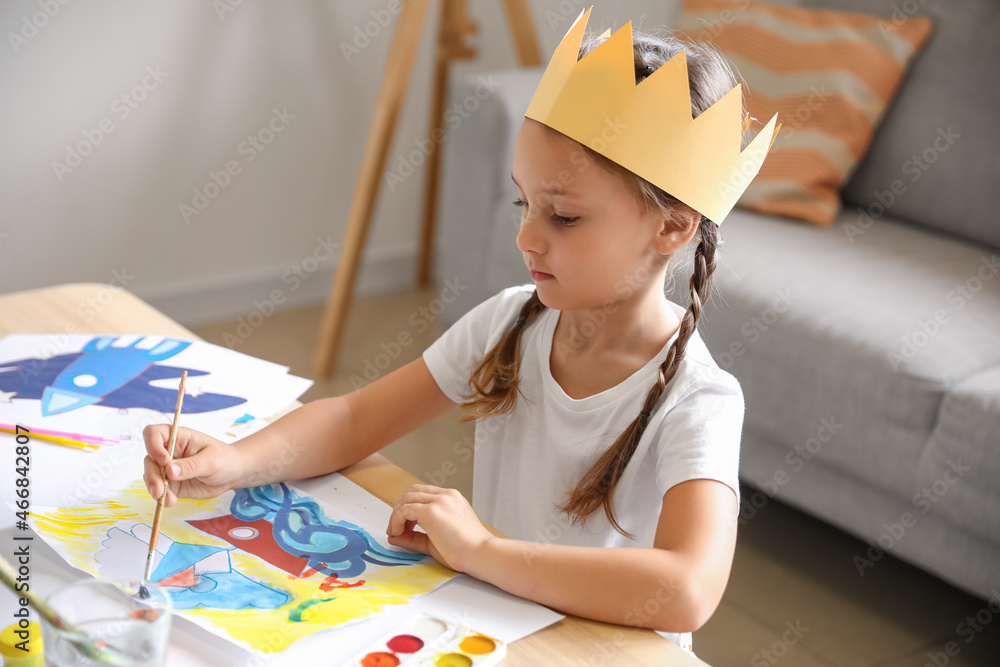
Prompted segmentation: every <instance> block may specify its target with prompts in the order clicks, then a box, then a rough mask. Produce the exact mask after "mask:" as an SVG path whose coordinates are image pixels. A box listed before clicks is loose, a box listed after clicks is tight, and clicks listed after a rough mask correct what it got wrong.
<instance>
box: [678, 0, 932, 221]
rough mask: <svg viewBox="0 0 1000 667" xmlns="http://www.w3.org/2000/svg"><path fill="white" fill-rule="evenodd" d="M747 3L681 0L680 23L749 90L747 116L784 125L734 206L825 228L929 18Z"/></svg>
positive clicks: (740, 0) (927, 27)
mask: <svg viewBox="0 0 1000 667" xmlns="http://www.w3.org/2000/svg"><path fill="white" fill-rule="evenodd" d="M883 23H884V22H883V20H882V19H881V18H879V17H877V16H871V15H868V14H855V13H845V12H840V11H832V10H819V9H807V8H802V7H782V6H779V5H775V4H772V3H769V2H753V1H749V0H687V1H686V2H685V3H684V12H683V14H682V15H681V18H680V21H679V23H678V26H677V27H678V29H679V30H680V31H682V32H683V33H686V34H687V35H688V36H690V37H691V38H692V39H695V40H697V41H705V42H709V43H711V44H714V45H715V46H716V47H718V48H719V50H720V51H722V52H723V53H724V54H726V56H727V57H728V58H729V59H730V60H732V61H733V64H734V65H735V66H736V68H737V71H738V72H739V74H740V76H741V77H742V78H743V79H745V81H746V83H747V86H748V88H749V90H748V91H746V101H747V108H748V110H749V112H750V114H751V115H752V116H754V117H756V118H758V119H761V121H764V120H766V119H768V118H771V117H772V116H773V115H774V114H778V121H779V122H781V123H782V128H781V131H780V132H779V133H778V136H777V138H776V139H775V141H774V146H773V148H772V149H771V154H770V155H769V156H768V157H767V159H766V160H765V161H764V164H763V166H762V167H761V170H760V173H759V174H758V176H757V178H756V179H754V181H753V183H751V185H750V187H749V188H747V190H746V192H744V193H743V196H742V197H741V198H740V201H739V205H740V206H742V207H745V208H749V209H751V210H754V211H758V212H761V213H770V214H773V215H780V216H784V217H789V218H796V219H799V220H804V221H806V222H810V223H812V224H815V225H819V226H822V227H828V226H830V225H832V224H833V222H834V220H835V218H836V216H837V212H838V211H839V209H840V189H841V187H842V186H843V184H844V182H845V181H846V179H847V177H848V175H849V174H850V173H851V172H852V171H853V170H854V168H855V166H856V165H857V164H858V162H859V161H860V160H861V158H862V157H863V156H864V154H865V151H866V150H867V149H868V146H869V144H870V143H871V139H872V135H873V132H874V129H875V128H876V127H877V126H878V123H879V121H880V119H881V118H882V115H883V112H884V111H885V108H886V105H887V104H888V103H889V102H890V100H891V99H892V97H893V94H894V93H895V92H896V88H897V87H898V86H899V83H900V81H901V80H902V78H903V73H904V71H905V69H906V66H907V63H908V62H909V61H910V59H911V58H912V57H913V56H914V55H915V54H916V52H917V51H918V49H919V48H920V45H921V44H923V42H924V40H925V39H926V37H927V34H928V33H929V32H930V29H931V26H930V21H928V20H927V19H926V18H923V17H915V18H907V19H904V20H902V21H900V23H899V25H894V26H892V28H891V29H885V28H883V25H882V24H883Z"/></svg>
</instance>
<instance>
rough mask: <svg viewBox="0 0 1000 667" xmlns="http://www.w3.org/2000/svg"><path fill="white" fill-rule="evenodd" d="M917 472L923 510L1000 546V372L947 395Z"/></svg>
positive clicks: (971, 379) (968, 380)
mask: <svg viewBox="0 0 1000 667" xmlns="http://www.w3.org/2000/svg"><path fill="white" fill-rule="evenodd" d="M917 472H918V477H917V486H918V489H919V490H918V491H916V492H915V493H916V494H919V495H918V496H915V498H916V499H915V500H914V503H915V504H918V505H919V509H920V511H922V512H931V511H933V512H937V513H940V514H942V515H944V516H946V517H948V518H949V519H950V520H951V521H954V522H955V523H957V524H960V525H962V526H965V527H966V528H968V529H969V530H970V531H972V532H973V533H976V534H978V535H980V536H982V537H984V538H987V539H990V540H994V541H996V542H1000V368H991V369H989V370H986V371H983V372H982V373H977V374H976V375H973V376H971V377H968V378H966V379H964V380H962V381H961V382H959V383H957V384H956V385H955V386H954V387H953V388H952V389H951V390H949V391H948V393H947V394H945V397H944V401H943V402H942V404H941V409H940V411H939V413H938V419H937V424H936V425H935V428H934V432H933V433H932V434H931V437H930V440H929V441H928V442H927V444H926V446H925V447H924V451H923V456H921V458H920V466H919V469H918V471H917Z"/></svg>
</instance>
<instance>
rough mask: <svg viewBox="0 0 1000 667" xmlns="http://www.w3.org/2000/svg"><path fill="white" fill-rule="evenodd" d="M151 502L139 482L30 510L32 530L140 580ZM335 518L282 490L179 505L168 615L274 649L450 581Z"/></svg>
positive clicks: (173, 525)
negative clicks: (70, 504)
mask: <svg viewBox="0 0 1000 667" xmlns="http://www.w3.org/2000/svg"><path fill="white" fill-rule="evenodd" d="M373 500H374V498H373ZM376 502H378V501H376ZM153 505H155V503H154V502H153V501H152V500H151V499H150V497H149V494H148V493H147V492H146V489H145V487H144V486H143V485H142V483H141V482H137V483H136V484H134V485H132V486H130V487H129V488H127V489H125V490H124V491H122V492H120V493H119V494H117V495H115V496H113V497H108V498H104V499H99V500H90V501H88V502H86V503H84V504H81V506H79V507H62V508H39V507H35V508H33V510H32V515H33V518H32V527H33V528H34V530H35V532H36V533H38V534H39V535H40V536H41V537H42V538H43V539H45V541H46V542H48V543H49V544H50V545H52V546H53V547H54V548H55V549H56V551H57V552H59V554H60V555H61V556H62V557H63V558H65V559H66V561H67V562H69V563H70V565H73V566H74V567H76V568H78V569H80V570H83V571H85V572H87V573H89V574H91V575H93V576H95V577H96V576H99V577H108V578H115V579H124V580H132V581H138V580H140V579H141V578H142V573H143V569H144V566H145V560H146V553H147V550H148V545H149V536H150V530H151V529H150V520H151V516H152V512H151V508H152V507H153ZM336 515H337V512H336V511H334V510H333V509H331V508H330V507H327V506H324V505H322V504H320V503H319V502H318V501H316V500H315V499H314V498H311V497H309V496H307V495H305V494H304V493H302V492H301V491H299V490H297V489H294V488H291V487H289V486H287V485H285V484H275V485H270V486H261V487H256V488H252V489H237V490H236V491H230V492H228V493H226V494H223V495H222V496H219V497H218V498H213V499H210V500H183V501H181V502H179V503H178V504H177V505H175V506H174V507H171V508H167V509H165V510H164V512H163V519H162V523H161V529H160V536H159V538H158V540H157V545H156V551H157V555H156V560H155V561H154V562H155V566H154V570H153V575H152V577H151V580H152V581H154V582H156V583H158V584H159V585H161V586H163V587H165V588H166V590H167V591H169V593H170V596H171V599H172V600H173V603H174V609H175V611H176V613H178V614H180V615H183V616H185V617H187V618H189V619H191V620H193V621H195V622H196V623H198V624H199V625H202V626H203V627H206V628H208V629H209V630H211V631H212V632H214V633H216V634H219V635H222V636H224V637H227V638H229V639H230V640H232V641H234V642H236V643H239V644H242V645H243V646H244V647H246V648H248V649H253V650H259V651H264V652H273V651H279V650H282V649H284V648H287V647H288V646H289V645H291V644H292V643H293V642H295V641H296V640H298V639H301V638H302V637H306V636H308V635H311V634H313V633H315V632H318V631H320V630H323V629H324V628H328V627H332V626H338V625H343V624H345V623H351V622H353V621H358V620H362V619H365V618H368V617H371V616H373V615H375V614H379V613H382V612H384V611H388V610H389V609H390V608H393V607H394V606H395V605H401V604H405V603H407V602H409V601H411V600H413V599H415V598H417V597H419V596H422V595H424V594H427V593H429V592H431V591H432V590H434V589H435V588H436V587H438V586H440V585H441V584H443V583H444V582H446V581H447V580H449V579H450V578H452V577H454V576H455V574H456V573H455V572H453V571H452V570H449V569H447V568H445V567H443V566H441V565H440V564H438V563H437V562H435V561H434V560H433V559H431V558H429V557H427V556H424V555H422V554H417V553H412V552H409V551H402V550H396V549H393V548H391V547H389V546H387V545H382V544H380V543H379V542H378V541H377V540H376V539H375V538H374V537H373V536H372V534H371V532H370V531H369V530H367V529H366V528H365V527H363V526H362V525H359V524H358V523H356V522H352V521H347V520H344V519H340V518H332V517H335V516H336Z"/></svg>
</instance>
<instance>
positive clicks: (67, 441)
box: [0, 426, 97, 450]
mask: <svg viewBox="0 0 1000 667" xmlns="http://www.w3.org/2000/svg"><path fill="white" fill-rule="evenodd" d="M0 431H2V432H4V433H13V434H15V435H26V436H28V437H29V438H34V439H35V440H44V441H45V442H51V443H54V444H56V445H64V446H66V447H75V448H76V449H86V450H94V449H97V445H94V444H91V443H89V442H83V441H81V440H73V439H72V438H63V437H60V436H56V435H48V434H47V433H35V432H33V431H27V432H25V431H23V430H22V431H18V430H17V429H14V428H6V426H0Z"/></svg>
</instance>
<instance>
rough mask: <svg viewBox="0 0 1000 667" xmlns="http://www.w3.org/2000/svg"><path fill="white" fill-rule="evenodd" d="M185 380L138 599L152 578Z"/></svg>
mask: <svg viewBox="0 0 1000 667" xmlns="http://www.w3.org/2000/svg"><path fill="white" fill-rule="evenodd" d="M186 380H187V371H183V372H182V373H181V383H180V386H178V387H177V407H175V408H174V423H173V424H171V425H170V444H169V446H168V447H167V462H166V463H165V464H164V465H163V493H161V494H160V497H159V498H158V499H157V500H156V512H155V514H153V529H152V531H151V532H150V534H149V552H148V553H147V554H146V570H145V573H144V574H143V575H142V584H141V585H140V586H139V597H140V598H141V597H144V596H143V594H144V593H145V595H146V596H148V595H149V591H147V590H146V587H145V584H147V583H149V578H150V577H151V576H153V554H154V553H155V552H156V538H157V537H159V535H160V518H161V517H162V516H163V501H164V500H165V499H166V497H167V489H168V488H169V487H170V482H169V481H168V480H167V468H169V467H170V462H171V461H173V460H174V445H175V444H176V443H177V425H178V423H179V422H180V419H181V405H182V404H183V403H184V382H185V381H186Z"/></svg>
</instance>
